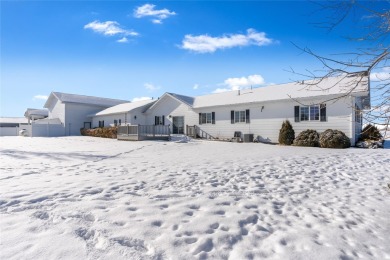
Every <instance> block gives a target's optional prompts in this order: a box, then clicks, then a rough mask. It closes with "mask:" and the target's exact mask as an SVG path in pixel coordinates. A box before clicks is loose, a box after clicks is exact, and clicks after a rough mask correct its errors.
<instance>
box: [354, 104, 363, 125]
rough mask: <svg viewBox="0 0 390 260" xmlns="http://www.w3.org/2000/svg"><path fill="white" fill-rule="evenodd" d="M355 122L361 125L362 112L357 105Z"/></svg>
mask: <svg viewBox="0 0 390 260" xmlns="http://www.w3.org/2000/svg"><path fill="white" fill-rule="evenodd" d="M355 122H356V123H360V124H361V123H362V111H361V110H360V108H359V107H358V106H357V105H355Z"/></svg>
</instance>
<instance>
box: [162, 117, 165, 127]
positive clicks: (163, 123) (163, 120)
mask: <svg viewBox="0 0 390 260" xmlns="http://www.w3.org/2000/svg"><path fill="white" fill-rule="evenodd" d="M162 125H165V116H162Z"/></svg>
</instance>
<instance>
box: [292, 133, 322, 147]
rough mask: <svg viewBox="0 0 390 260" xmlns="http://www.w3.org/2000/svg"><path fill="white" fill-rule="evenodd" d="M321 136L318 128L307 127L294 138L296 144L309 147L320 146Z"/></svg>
mask: <svg viewBox="0 0 390 260" xmlns="http://www.w3.org/2000/svg"><path fill="white" fill-rule="evenodd" d="M319 139H320V136H319V134H318V133H317V131H316V130H312V129H307V130H305V131H302V132H301V133H300V134H299V135H298V136H297V137H296V138H295V140H294V142H293V145H294V146H308V147H319V146H320V143H319Z"/></svg>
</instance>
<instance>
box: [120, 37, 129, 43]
mask: <svg viewBox="0 0 390 260" xmlns="http://www.w3.org/2000/svg"><path fill="white" fill-rule="evenodd" d="M117 42H120V43H126V42H129V40H128V39H127V37H122V38H121V39H119V40H117Z"/></svg>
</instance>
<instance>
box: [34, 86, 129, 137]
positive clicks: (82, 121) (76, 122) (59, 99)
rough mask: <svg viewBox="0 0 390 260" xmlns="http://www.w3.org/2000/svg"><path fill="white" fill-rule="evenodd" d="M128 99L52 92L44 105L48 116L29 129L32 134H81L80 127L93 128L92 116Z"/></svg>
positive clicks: (36, 121) (35, 122)
mask: <svg viewBox="0 0 390 260" xmlns="http://www.w3.org/2000/svg"><path fill="white" fill-rule="evenodd" d="M127 102H128V101H126V100H119V99H110V98H102V97H92V96H84V95H76V94H68V93H61V92H52V93H51V94H50V95H49V97H48V99H47V101H46V103H45V105H44V107H45V108H46V109H47V110H48V117H47V118H45V119H40V120H35V121H34V122H33V123H32V124H31V126H30V127H29V128H28V129H27V131H28V133H29V135H30V136H66V135H80V128H91V127H92V117H91V116H90V115H91V114H95V113H97V112H99V111H102V110H104V109H106V108H109V107H113V106H116V105H118V104H122V103H127Z"/></svg>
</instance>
